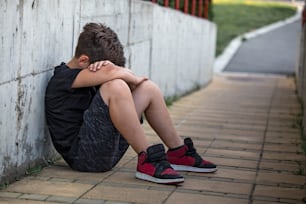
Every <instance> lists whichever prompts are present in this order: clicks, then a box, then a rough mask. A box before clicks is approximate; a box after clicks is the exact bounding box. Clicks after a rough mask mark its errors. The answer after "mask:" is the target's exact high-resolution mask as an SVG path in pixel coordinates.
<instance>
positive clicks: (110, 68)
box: [72, 63, 147, 88]
mask: <svg viewBox="0 0 306 204" xmlns="http://www.w3.org/2000/svg"><path fill="white" fill-rule="evenodd" d="M113 79H122V80H124V81H125V82H127V83H128V84H131V85H135V86H137V85H139V84H140V83H142V82H143V81H145V80H147V78H146V77H139V76H136V75H134V74H133V73H132V72H131V71H130V70H128V69H127V68H122V67H119V66H116V65H114V64H112V63H108V64H107V65H103V66H102V67H101V68H100V69H98V70H96V71H94V72H93V71H91V70H90V69H83V70H82V71H81V72H80V73H79V74H78V75H77V77H76V78H75V80H74V81H73V83H72V88H80V87H91V86H97V85H101V84H103V83H105V82H108V81H111V80H113Z"/></svg>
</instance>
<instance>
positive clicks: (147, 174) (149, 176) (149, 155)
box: [136, 144, 184, 184]
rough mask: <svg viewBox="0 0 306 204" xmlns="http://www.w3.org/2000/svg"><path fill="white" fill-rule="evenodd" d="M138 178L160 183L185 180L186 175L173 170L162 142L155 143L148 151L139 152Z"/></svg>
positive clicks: (176, 182)
mask: <svg viewBox="0 0 306 204" xmlns="http://www.w3.org/2000/svg"><path fill="white" fill-rule="evenodd" d="M136 178H138V179H142V180H146V181H151V182H154V183H160V184H178V183H182V182H184V177H183V176H181V175H179V174H178V173H177V172H176V171H175V170H173V168H172V167H171V165H170V163H169V162H168V160H167V155H166V153H165V149H164V146H163V145H162V144H157V145H153V146H151V147H149V148H148V149H147V152H141V153H139V155H138V164H137V172H136Z"/></svg>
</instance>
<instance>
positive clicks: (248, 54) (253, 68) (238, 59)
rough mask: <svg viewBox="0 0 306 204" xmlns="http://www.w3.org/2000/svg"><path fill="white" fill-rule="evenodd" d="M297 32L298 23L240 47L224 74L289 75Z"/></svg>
mask: <svg viewBox="0 0 306 204" xmlns="http://www.w3.org/2000/svg"><path fill="white" fill-rule="evenodd" d="M300 32H301V22H300V20H298V21H295V22H292V23H289V24H287V25H285V26H282V27H280V28H277V29H275V30H273V31H271V32H268V33H266V34H265V35H260V36H258V37H256V38H252V39H250V40H248V41H246V42H244V43H242V45H241V47H240V48H239V49H238V51H237V53H236V54H235V55H234V57H233V58H232V59H231V61H230V62H229V64H228V65H227V66H226V67H225V71H229V72H248V73H251V72H253V73H274V74H287V75H293V74H294V73H295V67H296V62H297V57H296V56H298V51H299V50H298V49H299V40H300Z"/></svg>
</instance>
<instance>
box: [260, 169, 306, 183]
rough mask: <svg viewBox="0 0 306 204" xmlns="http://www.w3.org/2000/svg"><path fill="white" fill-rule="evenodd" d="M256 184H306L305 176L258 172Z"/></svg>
mask: <svg viewBox="0 0 306 204" xmlns="http://www.w3.org/2000/svg"><path fill="white" fill-rule="evenodd" d="M256 183H257V184H268V185H269V184H292V185H300V186H304V185H305V184H306V176H303V175H292V174H291V175H290V174H284V173H277V172H274V173H258V175H257V179H256Z"/></svg>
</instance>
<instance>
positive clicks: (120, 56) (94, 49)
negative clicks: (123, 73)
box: [75, 23, 125, 67]
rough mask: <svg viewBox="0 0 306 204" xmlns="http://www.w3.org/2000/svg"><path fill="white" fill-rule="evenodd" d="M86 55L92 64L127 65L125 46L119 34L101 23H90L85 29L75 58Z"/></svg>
mask: <svg viewBox="0 0 306 204" xmlns="http://www.w3.org/2000/svg"><path fill="white" fill-rule="evenodd" d="M81 55H86V56H88V58H89V62H90V63H94V62H96V61H101V60H109V61H111V62H113V63H114V64H116V65H118V66H122V67H123V66H124V65H125V57H124V52H123V46H122V45H121V43H120V41H119V39H118V37H117V34H116V33H115V32H114V31H113V30H112V29H111V28H109V27H107V26H105V25H103V24H99V23H88V24H86V25H85V26H84V27H83V32H82V33H81V34H80V36H79V40H78V45H77V47H76V49H75V57H76V58H79V57H80V56H81Z"/></svg>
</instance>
